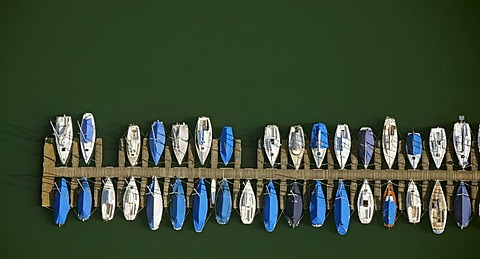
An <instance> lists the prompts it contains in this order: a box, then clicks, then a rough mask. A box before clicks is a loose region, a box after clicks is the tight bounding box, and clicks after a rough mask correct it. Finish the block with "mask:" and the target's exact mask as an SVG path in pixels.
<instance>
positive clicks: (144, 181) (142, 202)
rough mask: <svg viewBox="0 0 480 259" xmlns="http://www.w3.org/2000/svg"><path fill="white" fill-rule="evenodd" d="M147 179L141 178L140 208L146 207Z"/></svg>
mask: <svg viewBox="0 0 480 259" xmlns="http://www.w3.org/2000/svg"><path fill="white" fill-rule="evenodd" d="M146 186H147V178H145V177H142V178H140V191H139V192H140V207H141V208H143V207H145V196H146V193H147V192H146V189H147V187H146Z"/></svg>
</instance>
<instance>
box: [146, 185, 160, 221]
mask: <svg viewBox="0 0 480 259" xmlns="http://www.w3.org/2000/svg"><path fill="white" fill-rule="evenodd" d="M154 179H155V180H153V179H152V182H151V183H150V184H149V185H148V189H147V221H148V226H149V227H150V229H155V228H156V227H157V226H155V224H154V218H153V213H154V206H155V204H154V203H153V201H154V200H153V195H152V192H153V190H155V188H156V186H155V184H156V183H158V180H156V178H154Z"/></svg>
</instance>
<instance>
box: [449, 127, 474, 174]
mask: <svg viewBox="0 0 480 259" xmlns="http://www.w3.org/2000/svg"><path fill="white" fill-rule="evenodd" d="M471 146H472V134H471V131H470V125H469V124H468V123H466V122H457V123H455V124H454V125H453V147H454V148H455V153H456V154H457V159H458V165H459V166H460V167H462V169H465V167H466V166H468V164H469V163H468V158H469V157H470V148H471Z"/></svg>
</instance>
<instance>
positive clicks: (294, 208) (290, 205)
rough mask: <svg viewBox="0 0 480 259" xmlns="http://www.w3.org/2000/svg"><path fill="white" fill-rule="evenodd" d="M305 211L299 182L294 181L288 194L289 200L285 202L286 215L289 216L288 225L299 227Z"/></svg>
mask: <svg viewBox="0 0 480 259" xmlns="http://www.w3.org/2000/svg"><path fill="white" fill-rule="evenodd" d="M302 213H303V200H302V193H301V192H300V188H299V187H298V183H297V182H293V183H292V187H291V188H290V192H289V193H288V194H287V202H286V204H285V215H286V216H287V222H288V225H289V226H290V227H292V228H295V227H298V224H300V220H301V219H302Z"/></svg>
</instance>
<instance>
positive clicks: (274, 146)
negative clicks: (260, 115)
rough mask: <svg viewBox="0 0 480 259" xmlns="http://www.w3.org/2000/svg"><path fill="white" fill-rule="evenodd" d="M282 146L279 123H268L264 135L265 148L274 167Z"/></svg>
mask: <svg viewBox="0 0 480 259" xmlns="http://www.w3.org/2000/svg"><path fill="white" fill-rule="evenodd" d="M280 147H281V143H280V131H279V130H278V127H277V125H267V126H266V127H265V132H264V135H263V148H264V149H265V154H266V155H267V157H268V161H269V162H270V165H271V166H272V167H274V166H275V161H276V160H277V157H278V153H279V152H280Z"/></svg>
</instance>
